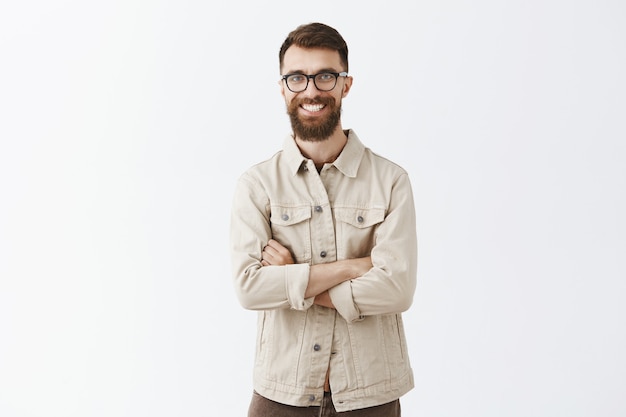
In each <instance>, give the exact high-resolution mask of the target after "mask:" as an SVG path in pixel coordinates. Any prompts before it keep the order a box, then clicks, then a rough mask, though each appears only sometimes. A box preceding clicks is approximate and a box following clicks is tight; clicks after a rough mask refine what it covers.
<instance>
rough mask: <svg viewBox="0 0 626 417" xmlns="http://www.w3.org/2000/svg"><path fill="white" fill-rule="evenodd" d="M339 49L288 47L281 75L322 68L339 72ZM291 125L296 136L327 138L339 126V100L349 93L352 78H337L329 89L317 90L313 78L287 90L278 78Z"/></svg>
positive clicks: (306, 72)
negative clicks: (303, 86)
mask: <svg viewBox="0 0 626 417" xmlns="http://www.w3.org/2000/svg"><path fill="white" fill-rule="evenodd" d="M344 70H345V68H343V66H342V65H341V59H340V57H339V52H337V51H333V50H330V49H319V48H315V49H305V48H300V47H298V46H291V47H289V49H287V51H286V52H285V56H284V58H283V67H282V68H281V73H282V74H293V73H300V74H308V75H312V74H317V73H320V72H324V71H330V72H342V71H344ZM280 85H281V94H282V95H283V97H284V98H285V104H286V105H287V113H288V114H289V118H290V120H291V127H292V128H293V131H294V133H295V135H296V137H297V138H298V139H302V140H308V141H321V140H325V139H328V138H329V137H330V136H331V135H332V134H333V132H335V130H336V129H337V127H338V126H339V122H340V119H341V99H342V98H343V97H345V96H346V95H347V94H348V91H349V90H350V87H351V85H352V77H339V78H338V79H337V85H335V88H334V89H332V90H331V91H320V90H318V89H317V88H316V87H315V83H314V82H313V80H312V79H311V80H309V85H308V87H307V88H306V90H304V91H301V92H299V93H294V92H292V91H290V90H289V89H288V88H287V86H286V85H285V81H282V80H281V81H280Z"/></svg>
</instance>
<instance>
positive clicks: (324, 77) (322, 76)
mask: <svg viewBox="0 0 626 417" xmlns="http://www.w3.org/2000/svg"><path fill="white" fill-rule="evenodd" d="M333 78H335V76H334V75H333V74H330V73H328V72H324V73H321V74H318V75H317V79H318V80H319V81H332V80H333Z"/></svg>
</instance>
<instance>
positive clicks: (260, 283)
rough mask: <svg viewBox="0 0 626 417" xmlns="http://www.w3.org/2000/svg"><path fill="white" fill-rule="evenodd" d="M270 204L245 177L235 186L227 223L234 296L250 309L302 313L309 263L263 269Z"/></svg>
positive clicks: (309, 301)
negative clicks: (229, 221)
mask: <svg viewBox="0 0 626 417" xmlns="http://www.w3.org/2000/svg"><path fill="white" fill-rule="evenodd" d="M269 207H270V204H269V198H268V196H267V193H266V192H265V189H264V187H263V186H262V184H261V183H260V182H258V181H256V180H255V178H254V177H253V176H252V175H249V174H248V173H246V174H244V175H243V176H242V177H241V178H240V179H239V181H238V182H237V185H236V187H235V193H234V197H233V204H232V211H231V224H230V252H231V262H232V264H231V267H232V273H233V278H234V286H235V293H236V295H237V298H238V299H239V302H240V303H241V305H242V306H243V307H244V308H246V309H250V310H269V309H277V308H292V309H296V310H305V309H307V308H309V307H311V305H313V301H314V298H308V299H305V298H304V293H305V291H306V287H307V285H308V281H309V268H310V267H309V264H306V263H304V264H294V265H283V266H262V265H261V258H262V251H263V247H264V246H265V245H266V244H267V242H268V241H269V239H270V238H271V236H272V232H271V225H270V209H269Z"/></svg>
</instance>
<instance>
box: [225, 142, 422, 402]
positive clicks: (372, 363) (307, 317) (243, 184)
mask: <svg viewBox="0 0 626 417" xmlns="http://www.w3.org/2000/svg"><path fill="white" fill-rule="evenodd" d="M270 238H273V239H275V240H277V241H278V242H280V243H281V244H282V245H284V246H285V247H287V248H288V249H289V250H290V251H291V254H292V256H293V258H294V261H295V262H296V263H295V264H293V265H284V266H266V267H262V266H261V256H262V255H261V252H262V250H263V247H264V246H265V245H266V244H267V242H268V240H269V239H270ZM231 254H232V267H233V274H234V284H235V291H236V294H237V296H238V298H239V300H240V302H241V304H242V305H243V306H244V307H245V308H247V309H252V310H258V311H259V317H258V334H257V349H256V359H255V369H254V389H255V390H256V391H257V392H258V393H259V394H261V395H263V396H265V397H266V398H269V399H271V400H274V401H278V402H281V403H284V404H290V405H295V406H309V405H320V403H321V399H322V397H323V388H324V380H325V376H326V371H327V370H328V369H329V366H330V386H331V389H332V395H333V403H334V404H335V408H336V409H337V411H339V412H342V411H347V410H352V409H358V408H364V407H370V406H375V405H379V404H384V403H386V402H389V401H393V400H395V399H397V398H399V397H400V396H402V395H403V394H405V393H406V392H408V391H409V390H410V389H411V388H413V373H412V370H411V367H410V363H409V358H408V354H407V347H406V339H405V334H404V328H403V324H402V316H401V314H400V313H401V312H403V311H405V310H407V309H408V308H409V307H410V305H411V303H412V301H413V294H414V292H415V286H416V270H417V238H416V224H415V209H414V202H413V194H412V190H411V184H410V181H409V178H408V175H407V173H406V171H405V170H404V169H402V168H401V167H399V166H398V165H396V164H395V163H393V162H391V161H389V160H387V159H385V158H382V157H380V156H378V155H376V154H375V153H373V152H372V151H371V150H369V149H368V148H365V147H364V146H363V144H362V143H361V142H360V140H359V139H358V137H357V136H356V134H355V133H354V132H353V131H349V132H348V141H347V143H346V146H345V147H344V149H343V150H342V152H341V154H340V155H339V157H338V158H337V159H336V160H335V161H334V162H333V163H330V164H326V165H324V167H323V168H322V170H321V172H319V173H318V172H317V170H316V169H315V165H314V163H313V161H311V160H309V159H307V158H305V157H304V156H302V154H301V153H300V151H299V149H298V147H297V145H296V143H295V141H294V139H293V137H291V136H289V137H287V138H286V140H285V143H284V147H283V149H282V151H280V152H278V153H276V154H275V155H274V156H273V157H272V158H270V159H269V160H267V161H264V162H262V163H259V164H257V165H255V166H253V167H251V168H250V169H249V170H248V171H247V172H245V173H244V174H243V175H242V176H241V178H240V179H239V181H238V184H237V187H236V190H235V195H234V200H233V209H232V219H231ZM364 256H371V258H372V264H373V268H372V269H371V270H370V271H369V272H367V273H366V274H365V275H364V276H362V277H359V278H357V279H354V280H351V281H346V282H343V283H342V284H340V285H337V286H336V287H334V288H332V289H330V290H329V294H330V297H331V300H332V302H333V304H334V305H335V308H336V310H334V309H329V308H325V307H321V306H317V305H314V304H313V298H304V293H305V290H306V287H307V283H308V279H309V267H310V265H315V264H319V263H324V262H333V261H336V260H342V259H351V258H359V257H364Z"/></svg>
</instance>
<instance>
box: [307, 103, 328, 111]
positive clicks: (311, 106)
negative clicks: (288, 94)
mask: <svg viewBox="0 0 626 417" xmlns="http://www.w3.org/2000/svg"><path fill="white" fill-rule="evenodd" d="M302 108H303V109H304V110H307V111H320V110H322V109H323V108H324V105H323V104H303V105H302Z"/></svg>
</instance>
